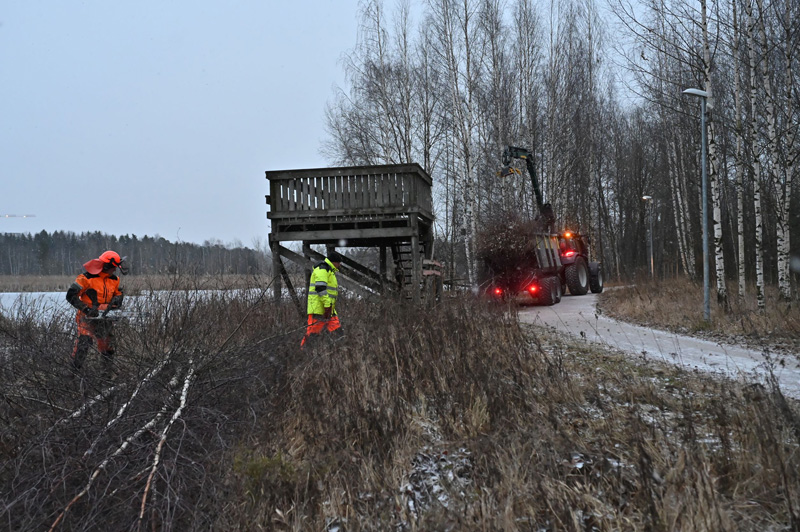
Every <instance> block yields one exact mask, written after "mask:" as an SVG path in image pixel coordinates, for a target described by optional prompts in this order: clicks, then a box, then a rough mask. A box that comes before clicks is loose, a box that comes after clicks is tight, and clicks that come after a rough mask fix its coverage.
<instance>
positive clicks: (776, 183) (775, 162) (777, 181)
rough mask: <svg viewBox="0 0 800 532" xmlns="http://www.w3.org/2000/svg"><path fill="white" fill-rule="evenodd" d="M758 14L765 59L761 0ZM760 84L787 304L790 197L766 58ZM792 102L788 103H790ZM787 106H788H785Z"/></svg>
mask: <svg viewBox="0 0 800 532" xmlns="http://www.w3.org/2000/svg"><path fill="white" fill-rule="evenodd" d="M756 2H757V5H758V11H759V13H760V14H761V16H760V17H758V18H757V22H758V27H759V33H760V37H761V50H762V53H764V54H765V55H766V50H768V42H767V32H766V27H765V24H764V2H763V0H756ZM760 63H761V83H762V84H763V86H764V93H765V97H766V98H765V100H766V101H765V113H766V120H767V145H768V148H769V155H770V168H769V170H770V180H771V181H772V186H773V189H774V192H775V206H776V213H775V218H776V230H777V231H776V233H777V234H776V237H777V241H778V242H777V243H778V291H779V292H780V294H781V299H784V300H790V299H791V297H792V291H791V285H790V282H789V250H788V246H787V243H788V238H787V236H788V232H789V209H788V203H787V202H786V200H787V198H789V197H791V194H790V192H788V191H787V190H786V188H785V185H786V182H787V181H788V179H783V178H782V177H781V174H782V172H781V161H780V147H779V143H780V139H779V138H778V125H777V122H778V117H777V113H776V109H775V107H776V97H775V93H774V91H773V88H772V75H771V73H770V70H769V67H768V65H767V64H768V60H767V57H762V58H761V61H760ZM790 101H791V100H790ZM785 103H788V102H785Z"/></svg>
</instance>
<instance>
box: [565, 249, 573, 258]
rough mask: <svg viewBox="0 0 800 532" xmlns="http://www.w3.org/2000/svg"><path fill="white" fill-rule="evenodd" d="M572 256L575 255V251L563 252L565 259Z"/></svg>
mask: <svg viewBox="0 0 800 532" xmlns="http://www.w3.org/2000/svg"><path fill="white" fill-rule="evenodd" d="M573 255H575V251H574V250H569V251H565V252H564V256H565V257H571V256H573Z"/></svg>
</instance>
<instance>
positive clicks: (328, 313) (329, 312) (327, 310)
mask: <svg viewBox="0 0 800 532" xmlns="http://www.w3.org/2000/svg"><path fill="white" fill-rule="evenodd" d="M332 314H333V307H325V313H324V314H323V315H322V317H323V318H324V319H326V320H329V319H331V315H332Z"/></svg>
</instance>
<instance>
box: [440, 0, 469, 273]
mask: <svg viewBox="0 0 800 532" xmlns="http://www.w3.org/2000/svg"><path fill="white" fill-rule="evenodd" d="M430 7H431V10H432V11H433V13H434V17H435V22H436V24H437V28H436V30H437V32H438V35H439V41H440V50H439V52H440V54H441V59H442V61H443V63H444V67H445V71H446V74H447V80H448V85H449V92H450V97H451V105H452V107H451V113H452V128H453V133H454V136H455V139H456V142H457V143H458V151H459V155H460V163H461V169H462V172H461V174H462V175H461V178H462V183H461V185H462V186H461V201H460V204H461V206H462V209H463V216H462V217H461V220H462V223H461V231H462V233H463V235H464V253H465V257H466V262H467V279H468V282H469V284H470V285H472V286H474V284H475V282H476V278H477V275H476V274H477V269H476V268H477V265H476V262H475V233H476V220H475V210H476V209H475V205H476V194H475V168H474V153H473V147H472V138H473V134H474V131H475V123H474V105H475V103H474V97H475V94H474V93H475V89H476V80H475V79H474V78H473V76H474V74H475V73H476V72H475V71H474V69H473V67H474V65H473V64H472V62H473V57H472V52H473V50H472V29H473V28H472V24H471V21H472V16H473V14H474V11H475V9H474V7H473V6H472V3H471V2H470V0H461V4H460V6H459V7H458V12H456V9H455V2H454V1H453V0H435V1H434V0H431V6H430ZM456 24H458V27H456ZM457 32H458V33H457Z"/></svg>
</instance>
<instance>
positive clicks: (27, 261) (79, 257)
mask: <svg viewBox="0 0 800 532" xmlns="http://www.w3.org/2000/svg"><path fill="white" fill-rule="evenodd" d="M108 249H112V250H114V251H116V252H118V253H119V254H120V255H122V256H124V257H127V259H126V260H127V262H128V265H129V267H130V270H131V274H154V273H191V274H220V273H226V274H255V273H264V272H266V271H268V269H269V261H268V260H267V257H266V255H265V253H264V252H263V251H261V250H254V249H250V248H246V247H233V246H225V245H222V244H220V243H212V242H206V243H205V244H203V245H198V244H192V243H187V242H170V241H169V240H167V239H165V238H162V237H160V236H156V237H149V236H143V237H141V238H139V237H137V236H136V235H130V236H129V235H124V236H120V237H117V236H113V235H107V234H104V233H100V232H99V231H97V232H93V233H81V234H76V233H72V232H65V231H55V232H53V233H48V232H47V231H42V232H40V233H36V234H35V235H33V234H30V233H0V275H72V274H76V273H79V272H80V271H82V269H83V263H84V262H86V261H88V260H89V259H93V258H97V257H98V256H99V255H100V254H101V253H102V252H103V251H106V250H108Z"/></svg>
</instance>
